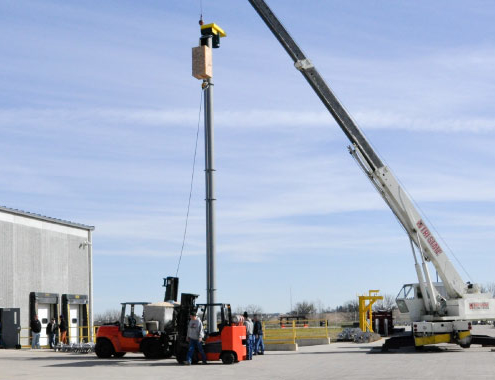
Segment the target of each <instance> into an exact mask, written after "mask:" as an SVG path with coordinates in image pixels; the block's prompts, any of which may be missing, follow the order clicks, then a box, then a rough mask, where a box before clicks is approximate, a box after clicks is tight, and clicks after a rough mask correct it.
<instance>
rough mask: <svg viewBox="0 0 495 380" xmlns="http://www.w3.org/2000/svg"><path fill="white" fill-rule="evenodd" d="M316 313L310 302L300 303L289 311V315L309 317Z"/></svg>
mask: <svg viewBox="0 0 495 380" xmlns="http://www.w3.org/2000/svg"><path fill="white" fill-rule="evenodd" d="M315 313H316V306H315V303H314V302H312V301H302V302H298V303H296V305H295V307H294V310H292V311H291V314H297V315H310V314H315Z"/></svg>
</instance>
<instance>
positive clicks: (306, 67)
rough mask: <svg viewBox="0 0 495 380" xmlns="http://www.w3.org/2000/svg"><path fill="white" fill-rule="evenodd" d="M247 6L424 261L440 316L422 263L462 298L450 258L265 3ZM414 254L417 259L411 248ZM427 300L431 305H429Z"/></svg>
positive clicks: (461, 287) (452, 295) (433, 306)
mask: <svg viewBox="0 0 495 380" xmlns="http://www.w3.org/2000/svg"><path fill="white" fill-rule="evenodd" d="M249 2H250V3H251V5H252V6H253V8H254V9H255V10H256V11H257V12H258V14H259V16H260V17H261V18H262V19H263V21H264V22H265V23H266V25H267V26H268V28H269V29H270V30H271V31H272V33H273V35H274V36H275V37H276V38H277V40H278V41H279V42H280V44H281V45H282V46H283V47H284V49H285V50H286V52H287V53H288V54H289V56H290V57H291V58H292V60H293V61H294V66H295V67H296V69H298V70H299V71H300V72H301V74H302V75H303V76H304V78H305V79H306V80H307V81H308V83H309V84H310V86H311V87H312V88H313V90H314V91H315V93H316V94H317V95H318V97H319V98H320V100H321V101H322V102H323V104H324V105H325V107H326V108H327V109H328V111H329V112H330V113H331V115H332V116H333V118H334V119H335V121H336V122H337V124H338V125H339V126H340V128H341V129H342V131H343V132H344V133H345V135H346V136H347V137H348V139H349V140H350V141H351V144H352V147H350V152H351V154H352V155H353V157H354V158H355V159H356V160H357V162H358V163H359V165H360V166H361V168H362V169H363V170H364V171H365V173H366V174H367V176H368V178H369V179H370V180H371V182H372V183H373V185H374V187H375V188H376V189H377V190H378V192H379V193H380V195H381V196H382V197H383V199H384V200H385V202H386V204H387V205H388V206H389V207H390V209H391V210H392V212H393V213H394V214H395V216H396V217H397V219H398V220H399V222H400V223H401V225H402V226H403V227H404V229H405V231H406V233H407V234H408V236H409V239H410V240H411V241H412V242H413V243H414V245H415V246H416V248H417V250H418V251H419V254H420V257H421V259H422V261H423V271H424V272H425V273H424V274H425V278H426V280H424V279H423V277H422V276H420V274H419V273H418V279H419V282H420V285H423V286H422V290H423V292H425V290H426V292H427V294H428V297H424V298H425V303H426V309H427V310H430V306H431V309H432V312H439V309H440V307H441V305H440V304H441V302H442V301H445V300H444V299H442V297H441V296H440V295H439V294H438V292H437V291H436V290H435V288H434V286H433V285H432V282H431V279H430V277H429V273H428V269H427V266H426V264H425V263H424V261H425V260H426V261H431V262H432V264H433V265H434V266H435V269H436V270H437V273H438V275H439V276H440V278H441V279H442V282H443V284H444V287H445V290H446V295H447V297H448V298H461V297H462V296H463V294H465V293H466V284H465V283H464V281H463V280H462V278H461V276H460V275H459V273H458V272H457V270H456V269H455V267H454V266H453V265H452V263H451V261H450V260H449V258H448V257H447V256H446V255H445V253H444V251H443V249H442V247H441V246H440V244H439V243H438V240H437V239H436V238H435V237H434V236H433V234H432V232H431V230H430V229H429V228H428V227H427V225H426V223H425V222H424V221H423V219H422V218H421V216H420V213H419V212H418V211H417V209H416V207H415V206H414V204H413V202H412V201H411V199H410V198H409V196H408V195H407V193H406V192H405V190H404V189H403V188H402V187H401V185H400V183H399V181H398V180H397V179H396V177H395V176H394V175H393V173H392V171H391V170H390V169H389V168H388V167H387V166H385V165H384V164H383V162H382V160H381V159H380V157H379V156H378V154H377V153H376V152H375V151H374V149H373V148H372V146H371V145H370V144H369V142H368V141H367V139H366V137H365V136H364V134H363V133H362V132H361V130H360V129H359V127H358V125H357V124H356V123H355V122H354V120H353V119H352V117H351V116H350V115H349V113H348V112H347V111H346V110H345V108H344V106H343V105H342V104H341V103H340V101H339V100H338V99H337V97H336V96H335V94H334V93H333V92H332V90H331V89H330V87H329V86H328V85H327V84H326V82H325V80H324V79H323V78H322V77H321V75H320V74H319V73H318V71H317V70H316V68H315V66H314V65H313V64H312V63H311V61H310V60H309V59H308V58H307V57H306V55H305V54H304V53H303V52H302V50H301V49H300V48H299V46H298V45H297V44H296V42H295V41H294V39H293V38H292V37H291V36H290V34H289V33H288V32H287V30H286V29H285V27H284V26H283V25H282V23H281V22H280V21H279V20H278V18H277V17H276V16H275V14H274V13H273V11H272V10H271V9H270V8H269V6H268V5H267V4H266V3H265V1H264V0H249ZM413 254H414V255H416V254H415V252H414V248H413ZM415 261H416V256H415ZM417 265H418V264H417ZM427 298H428V299H429V302H430V303H431V305H428V299H427Z"/></svg>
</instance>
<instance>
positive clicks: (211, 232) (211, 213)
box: [203, 36, 217, 332]
mask: <svg viewBox="0 0 495 380" xmlns="http://www.w3.org/2000/svg"><path fill="white" fill-rule="evenodd" d="M208 47H210V48H211V47H212V37H211V36H210V37H209V38H208ZM203 85H204V86H205V90H204V91H205V96H204V99H205V100H204V107H205V184H206V199H205V200H206V300H207V301H206V303H207V304H210V305H211V304H214V303H216V281H215V251H216V246H215V178H214V173H215V168H214V154H213V153H214V135H213V79H212V78H209V79H205V80H204V82H203ZM216 320H217V318H216V312H215V307H214V306H208V310H207V322H208V331H209V332H215V331H217V323H216Z"/></svg>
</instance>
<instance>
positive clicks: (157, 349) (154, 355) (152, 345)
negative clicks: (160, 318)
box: [141, 339, 164, 359]
mask: <svg viewBox="0 0 495 380" xmlns="http://www.w3.org/2000/svg"><path fill="white" fill-rule="evenodd" d="M143 343H144V342H143ZM141 349H142V351H143V354H144V357H145V358H146V359H162V358H163V357H164V353H163V352H162V351H163V348H162V344H161V343H160V341H159V340H158V339H150V340H148V341H147V342H145V344H143V345H142V347H141Z"/></svg>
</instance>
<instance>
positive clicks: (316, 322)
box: [262, 319, 342, 344]
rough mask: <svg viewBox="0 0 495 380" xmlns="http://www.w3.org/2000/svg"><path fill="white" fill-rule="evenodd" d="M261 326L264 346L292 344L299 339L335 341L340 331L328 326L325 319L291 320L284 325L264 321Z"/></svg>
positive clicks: (277, 322)
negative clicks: (329, 339)
mask: <svg viewBox="0 0 495 380" xmlns="http://www.w3.org/2000/svg"><path fill="white" fill-rule="evenodd" d="M262 325H263V340H264V343H265V344H294V343H297V340H300V339H325V338H331V339H332V338H333V339H335V338H336V336H337V334H338V333H339V332H340V331H342V328H341V327H340V326H329V325H328V321H327V320H325V319H308V320H298V321H296V320H293V321H288V322H285V323H283V322H281V321H265V322H263V323H262Z"/></svg>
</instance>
